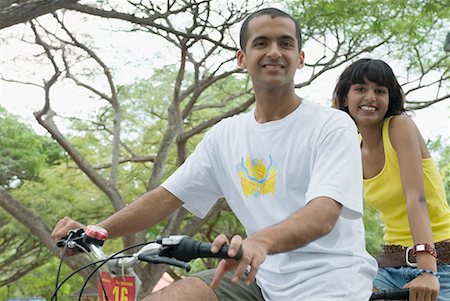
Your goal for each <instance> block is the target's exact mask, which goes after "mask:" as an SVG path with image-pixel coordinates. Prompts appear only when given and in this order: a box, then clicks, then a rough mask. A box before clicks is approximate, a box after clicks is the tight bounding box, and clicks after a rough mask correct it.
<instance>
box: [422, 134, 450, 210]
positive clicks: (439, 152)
mask: <svg viewBox="0 0 450 301" xmlns="http://www.w3.org/2000/svg"><path fill="white" fill-rule="evenodd" d="M449 141H450V138H447V139H446V140H445V139H444V138H442V137H439V138H437V139H436V140H435V141H428V143H427V145H428V148H429V150H430V152H431V155H432V157H433V158H434V160H435V162H436V164H437V166H438V168H439V171H440V173H441V175H442V180H443V181H444V188H445V193H446V195H447V203H449V204H450V144H449V143H448V142H449Z"/></svg>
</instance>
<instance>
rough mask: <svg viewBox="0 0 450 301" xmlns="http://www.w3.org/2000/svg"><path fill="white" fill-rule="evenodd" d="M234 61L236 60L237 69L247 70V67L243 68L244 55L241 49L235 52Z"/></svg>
mask: <svg viewBox="0 0 450 301" xmlns="http://www.w3.org/2000/svg"><path fill="white" fill-rule="evenodd" d="M236 59H237V64H238V66H239V68H241V69H243V70H244V69H246V68H247V66H245V53H244V51H243V50H242V49H239V50H238V51H237V52H236Z"/></svg>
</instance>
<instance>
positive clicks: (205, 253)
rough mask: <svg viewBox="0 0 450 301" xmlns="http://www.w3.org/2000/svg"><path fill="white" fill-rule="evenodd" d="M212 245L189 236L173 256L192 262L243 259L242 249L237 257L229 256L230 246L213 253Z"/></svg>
mask: <svg viewBox="0 0 450 301" xmlns="http://www.w3.org/2000/svg"><path fill="white" fill-rule="evenodd" d="M211 246H212V244H211V243H207V242H201V241H197V240H195V239H193V238H191V237H189V236H186V237H184V238H183V239H182V240H181V241H180V243H179V245H178V247H177V248H176V249H175V250H173V254H172V256H173V257H175V258H176V259H178V260H182V261H185V262H187V261H191V260H192V259H195V258H231V259H235V260H239V259H241V257H242V249H239V250H238V252H237V253H236V256H234V257H230V256H229V255H228V249H229V245H223V246H222V248H221V249H220V250H219V252H217V253H212V252H211Z"/></svg>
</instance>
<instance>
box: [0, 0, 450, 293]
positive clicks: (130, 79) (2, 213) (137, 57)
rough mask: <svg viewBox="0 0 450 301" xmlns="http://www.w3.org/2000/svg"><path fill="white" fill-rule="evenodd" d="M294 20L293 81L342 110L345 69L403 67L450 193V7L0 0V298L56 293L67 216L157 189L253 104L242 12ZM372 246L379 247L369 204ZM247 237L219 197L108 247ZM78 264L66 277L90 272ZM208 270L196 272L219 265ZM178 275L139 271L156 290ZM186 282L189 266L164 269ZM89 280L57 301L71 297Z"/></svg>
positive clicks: (406, 0)
mask: <svg viewBox="0 0 450 301" xmlns="http://www.w3.org/2000/svg"><path fill="white" fill-rule="evenodd" d="M261 5H263V7H266V6H269V5H271V6H275V7H278V8H281V9H284V10H286V11H288V12H290V13H292V14H293V15H294V16H295V18H296V19H298V21H299V23H300V25H301V26H302V34H303V40H304V50H305V53H306V67H305V68H304V69H302V70H299V71H298V72H297V75H296V88H297V92H298V94H299V95H300V96H302V97H304V98H305V99H306V100H307V101H309V102H314V103H318V104H320V105H323V106H330V103H331V101H330V99H331V93H332V90H333V87H334V84H335V83H336V79H337V76H338V75H339V73H340V72H341V71H342V70H343V68H345V66H347V65H348V64H350V63H351V62H352V61H354V60H356V59H358V58H362V57H372V58H381V59H383V60H385V61H386V62H388V63H389V64H390V65H391V66H392V67H393V69H394V71H395V73H396V75H397V76H398V78H399V81H400V83H401V84H402V86H403V88H404V89H405V92H406V98H407V106H408V108H409V109H411V110H412V112H413V113H414V114H413V115H412V116H413V118H414V120H415V121H416V123H417V124H418V127H419V129H420V130H421V131H422V133H423V135H424V138H425V140H426V142H427V143H428V145H429V147H430V149H431V150H432V153H433V156H434V157H435V160H436V162H437V163H438V165H439V167H440V170H441V172H442V175H443V179H444V181H445V185H446V186H445V187H446V191H447V196H448V195H449V182H450V180H449V173H450V163H449V162H450V160H449V153H450V148H449V144H448V139H449V138H448V137H449V99H450V97H449V92H450V87H449V85H450V84H449V80H448V78H449V75H450V71H449V69H450V52H446V51H445V50H444V44H445V41H446V36H447V34H448V33H449V31H450V26H449V25H450V9H449V7H448V4H447V3H446V2H445V1H432V0H430V1H419V0H396V1H369V0H363V1H356V0H355V1H349V0H337V1H325V0H319V1H264V4H263V3H262V1H261V2H258V1H240V2H239V3H236V1H225V0H223V1H222V0H216V1H200V0H183V1H180V0H178V1H124V0H122V1H120V0H115V1H107V0H103V1H100V0H98V1H94V0H90V1H76V0H59V1H37V0H36V1H27V0H22V1H4V2H2V3H1V4H0V45H1V46H0V54H1V58H0V59H1V67H0V68H1V69H0V76H1V77H0V207H1V209H0V271H1V273H0V300H6V299H7V297H26V296H34V295H40V296H43V297H46V298H47V299H49V297H50V296H51V294H52V293H53V288H54V286H55V284H54V281H55V276H56V270H57V266H58V261H59V259H58V253H59V250H58V249H57V248H56V246H55V245H54V242H53V241H52V240H51V239H50V236H49V235H50V233H51V229H52V228H53V226H54V225H55V223H56V222H57V221H58V220H59V219H60V218H61V217H62V216H65V215H70V216H73V217H75V218H77V219H78V220H80V221H82V222H84V223H86V224H89V223H95V222H97V221H99V220H101V219H103V218H104V217H106V216H108V215H110V214H111V213H112V212H114V211H117V210H119V209H120V208H123V207H124V206H126V204H127V203H129V202H132V201H133V200H134V199H135V198H136V197H138V196H139V195H141V194H142V193H144V192H145V191H147V190H149V189H152V188H154V187H157V186H158V185H159V184H160V183H161V182H162V181H163V180H164V179H165V178H166V177H167V176H168V175H170V174H171V173H172V172H173V171H174V170H175V168H176V167H177V166H179V165H180V164H181V163H182V162H183V161H184V160H185V158H186V157H187V156H188V155H189V154H190V152H192V150H193V149H194V147H195V145H196V144H197V143H198V142H199V141H200V139H201V137H202V135H203V134H204V133H205V131H207V130H208V129H209V128H210V127H211V126H212V125H214V124H215V123H217V122H218V121H220V120H221V119H223V118H226V117H228V116H232V115H234V114H238V113H240V112H245V111H247V110H249V109H251V108H252V106H253V104H254V98H253V95H252V92H251V83H250V82H249V79H248V77H247V75H246V74H245V72H243V71H242V70H239V69H238V68H237V66H236V62H235V59H234V54H235V51H236V50H237V48H238V43H237V42H238V30H239V25H240V23H241V21H242V20H243V18H245V16H246V15H247V14H248V13H249V12H252V11H254V10H256V9H257V8H258V7H261ZM365 224H366V231H367V234H366V235H367V248H368V250H369V251H370V252H371V253H375V252H376V251H377V250H378V248H379V246H380V244H381V243H382V237H381V236H382V234H381V233H382V231H381V230H382V228H381V227H382V225H381V224H380V221H379V218H378V216H377V214H376V213H375V212H374V211H373V210H371V209H370V208H366V215H365ZM221 232H223V233H228V234H230V235H231V234H235V233H241V234H242V228H241V226H240V224H239V223H238V222H237V221H236V220H235V219H234V217H233V215H232V214H231V213H230V212H229V209H228V207H227V206H226V203H225V202H223V201H219V202H218V203H217V205H216V206H215V207H214V208H213V209H212V210H211V212H210V213H209V214H208V217H207V218H206V219H204V220H199V219H197V218H195V217H192V216H191V215H190V214H188V213H187V212H185V211H184V210H180V211H178V212H177V213H176V214H174V215H173V216H171V217H170V219H168V220H167V221H164V222H163V223H161V224H160V225H158V226H156V227H154V228H152V229H150V230H149V231H147V232H145V233H140V234H138V235H135V236H130V237H126V238H124V239H123V240H114V241H111V242H108V243H107V246H106V247H107V248H109V250H110V251H112V250H117V249H119V248H121V247H122V246H123V245H128V244H131V243H133V242H141V241H144V240H151V239H154V238H156V237H159V236H166V235H168V234H172V233H184V234H188V235H195V237H196V238H198V239H201V240H209V241H210V240H212V239H213V238H214V237H215V235H217V234H218V233H221ZM86 262H87V261H86V259H85V258H82V257H81V256H79V257H76V258H70V259H67V260H66V262H65V263H66V265H65V266H64V273H65V274H68V273H69V272H70V270H71V269H75V268H77V267H79V266H81V265H82V264H84V263H86ZM214 264H215V262H214V261H213V260H204V261H196V262H195V263H194V268H195V269H197V270H198V269H203V268H205V267H209V266H213V265H214ZM164 271H166V267H164V266H152V267H149V268H146V269H144V268H143V269H142V270H140V271H139V272H140V273H141V278H142V279H143V280H144V281H145V283H146V287H145V289H150V288H151V287H152V286H153V285H154V284H155V283H156V282H157V281H158V280H159V279H160V277H161V275H162V274H163V272H164ZM167 272H169V274H170V275H171V276H172V277H174V278H175V279H176V278H177V277H180V276H181V275H182V273H180V271H179V270H177V269H169V270H167ZM82 282H83V280H82V276H81V275H80V276H79V277H78V278H75V279H74V280H73V281H70V282H68V283H67V284H66V285H65V286H64V287H63V289H62V291H61V294H60V296H59V298H58V299H60V300H73V295H72V294H73V293H74V292H76V291H78V290H79V289H80V288H81V285H82Z"/></svg>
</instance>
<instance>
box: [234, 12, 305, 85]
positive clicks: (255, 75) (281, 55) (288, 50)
mask: <svg viewBox="0 0 450 301" xmlns="http://www.w3.org/2000/svg"><path fill="white" fill-rule="evenodd" d="M297 45H298V41H297V38H296V34H295V24H294V22H293V21H292V20H290V19H289V18H285V17H275V18H272V17H270V16H267V15H264V16H259V17H256V18H254V19H252V20H251V21H250V23H249V25H248V40H247V45H246V46H245V52H244V51H243V50H239V51H238V52H237V61H238V65H239V67H241V68H243V69H245V68H246V69H247V70H248V73H249V75H250V77H251V78H252V82H253V87H254V88H258V86H260V87H264V88H276V87H284V86H287V85H290V86H293V85H294V75H295V72H296V70H297V69H300V68H302V67H303V62H304V53H303V51H300V50H299V49H298V46H297Z"/></svg>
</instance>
